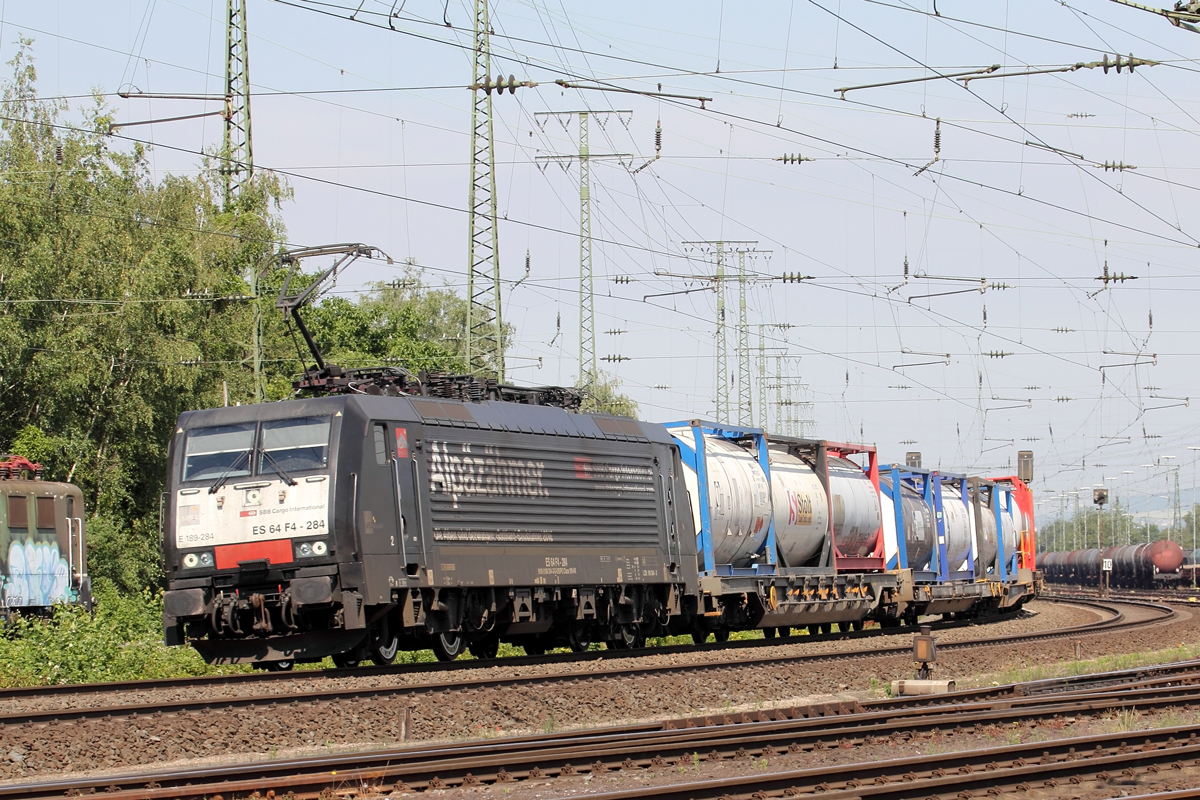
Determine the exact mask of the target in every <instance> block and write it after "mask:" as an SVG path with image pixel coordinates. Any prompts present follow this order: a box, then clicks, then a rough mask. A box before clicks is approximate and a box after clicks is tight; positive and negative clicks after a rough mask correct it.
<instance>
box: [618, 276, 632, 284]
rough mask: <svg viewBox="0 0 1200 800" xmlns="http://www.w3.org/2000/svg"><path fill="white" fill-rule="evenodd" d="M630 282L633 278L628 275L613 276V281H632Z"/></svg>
mask: <svg viewBox="0 0 1200 800" xmlns="http://www.w3.org/2000/svg"><path fill="white" fill-rule="evenodd" d="M632 282H633V278H631V277H629V276H628V275H617V276H616V277H615V278H613V283H632Z"/></svg>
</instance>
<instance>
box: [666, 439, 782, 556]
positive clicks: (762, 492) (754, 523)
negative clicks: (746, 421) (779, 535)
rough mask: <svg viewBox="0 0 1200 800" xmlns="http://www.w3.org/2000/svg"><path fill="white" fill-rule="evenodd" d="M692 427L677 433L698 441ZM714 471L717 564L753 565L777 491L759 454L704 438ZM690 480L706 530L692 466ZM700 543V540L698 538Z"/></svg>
mask: <svg viewBox="0 0 1200 800" xmlns="http://www.w3.org/2000/svg"><path fill="white" fill-rule="evenodd" d="M690 434H691V431H690V430H689V431H688V432H687V433H686V434H682V435H681V434H679V433H674V432H673V433H672V435H674V436H675V438H677V439H678V440H679V441H680V442H683V443H684V444H686V445H687V446H688V447H694V446H695V440H694V439H693V438H692V437H691V435H690ZM704 452H705V454H706V457H707V458H706V467H707V471H708V514H709V521H710V523H711V526H712V527H711V530H712V544H713V559H714V561H715V562H716V563H717V564H732V565H733V566H735V567H744V566H748V565H749V564H750V563H751V562H752V561H753V559H752V558H751V556H753V555H754V554H755V553H757V552H758V550H759V549H760V548H761V547H762V544H763V542H764V541H765V540H766V538H767V526H768V523H769V521H770V514H771V493H770V487H769V486H768V485H767V476H766V475H764V474H763V471H762V468H761V467H759V465H758V459H757V458H756V457H755V455H754V454H752V453H750V452H748V451H746V450H744V449H743V448H741V447H739V446H737V445H736V444H733V443H732V442H727V441H725V440H724V439H720V438H717V437H715V436H705V437H704ZM684 481H685V482H686V483H687V487H688V493H689V494H690V495H691V499H692V515H693V517H694V519H695V523H696V530H697V531H698V530H700V491H699V485H700V483H699V480H698V479H697V477H696V473H695V472H694V471H692V470H691V469H685V470H684ZM697 544H699V543H697Z"/></svg>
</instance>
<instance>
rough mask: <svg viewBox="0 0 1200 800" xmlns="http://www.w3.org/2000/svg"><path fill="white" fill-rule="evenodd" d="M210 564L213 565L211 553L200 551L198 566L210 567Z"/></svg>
mask: <svg viewBox="0 0 1200 800" xmlns="http://www.w3.org/2000/svg"><path fill="white" fill-rule="evenodd" d="M212 565H213V555H212V553H201V554H200V566H202V567H211V566H212Z"/></svg>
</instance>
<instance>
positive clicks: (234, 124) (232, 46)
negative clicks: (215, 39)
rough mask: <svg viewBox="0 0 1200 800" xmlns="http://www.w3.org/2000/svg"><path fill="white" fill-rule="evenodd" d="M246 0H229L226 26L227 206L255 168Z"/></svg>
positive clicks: (224, 157)
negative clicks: (251, 129) (251, 128)
mask: <svg viewBox="0 0 1200 800" xmlns="http://www.w3.org/2000/svg"><path fill="white" fill-rule="evenodd" d="M246 1H247V0H227V2H226V9H225V11H226V27H225V135H224V138H223V141H222V148H223V151H222V153H221V158H222V162H221V174H222V177H223V188H224V191H225V196H224V197H223V198H222V199H223V201H224V203H225V206H226V207H228V206H229V205H231V204H232V203H233V202H234V201H235V200H236V199H237V197H238V195H239V194H240V193H241V190H242V186H243V185H244V184H245V183H246V182H247V181H248V180H250V177H251V175H252V174H253V172H254V146H253V139H252V137H251V135H250V50H249V41H248V39H247V30H248V29H247V24H246Z"/></svg>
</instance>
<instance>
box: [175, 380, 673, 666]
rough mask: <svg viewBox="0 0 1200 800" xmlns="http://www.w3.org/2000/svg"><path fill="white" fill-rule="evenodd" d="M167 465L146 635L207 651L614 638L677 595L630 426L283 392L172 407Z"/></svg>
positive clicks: (540, 644) (543, 412) (530, 648)
mask: <svg viewBox="0 0 1200 800" xmlns="http://www.w3.org/2000/svg"><path fill="white" fill-rule="evenodd" d="M170 462H171V472H170V476H169V480H168V483H167V487H166V488H167V491H166V497H165V500H164V502H165V508H166V514H165V526H166V527H165V531H166V533H167V536H166V544H165V550H166V561H167V565H168V581H169V587H168V591H167V593H166V597H165V618H164V625H165V629H166V640H167V642H168V643H182V642H185V641H187V642H191V643H192V644H194V646H195V647H196V648H197V649H198V650H199V651H200V653H201V654H202V655H203V656H204V657H205V658H206V659H207V660H209V661H210V662H215V663H242V662H252V663H253V662H264V663H269V664H273V665H275V666H277V667H282V668H287V667H289V666H290V665H291V664H292V663H293V662H294V661H296V660H304V661H310V660H318V659H320V658H322V657H324V656H327V655H330V656H333V657H334V659H335V661H336V662H337V663H338V664H340V665H351V664H354V663H357V662H358V661H359V660H360V659H362V658H366V657H369V658H371V659H372V660H373V661H375V662H376V663H381V664H385V663H389V662H390V661H391V660H392V659H394V658H395V655H396V652H397V650H399V649H407V650H413V649H422V648H427V647H432V648H433V649H434V651H435V652H436V653H437V654H438V656H439V657H440V658H443V659H452V658H454V657H456V656H457V655H458V654H459V653H461V652H462V650H463V649H464V648H470V649H471V651H472V652H473V653H475V654H476V655H479V656H483V657H487V656H493V655H495V653H496V650H497V648H498V646H499V642H500V641H501V639H502V638H503V639H504V640H506V641H510V642H513V643H516V644H519V645H522V646H524V647H525V649H526V651H527V652H531V653H536V652H540V651H544V650H545V649H546V648H548V647H552V646H557V645H558V644H562V643H565V644H569V645H570V646H571V647H572V648H574V649H576V650H583V649H586V648H587V647H588V646H589V645H590V643H591V642H592V641H607V642H610V643H611V644H612V645H614V646H618V647H621V646H624V647H628V646H633V645H635V644H637V643H639V641H640V640H641V638H642V637H644V636H645V635H649V634H653V633H655V632H662V631H665V630H666V629H667V628H668V627H669V625H670V620H671V618H672V617H673V616H675V615H678V614H680V613H681V611H682V607H681V604H682V603H683V602H684V597H685V594H687V593H688V592H689V591H694V587H695V581H696V571H695V566H694V565H695V559H696V550H695V531H694V530H693V529H692V528H691V525H690V519H689V517H688V515H682V516H679V515H677V514H676V513H675V505H676V503H677V502H679V499H680V498H686V496H687V494H686V492H687V490H686V487H685V486H684V484H683V476H682V470H681V468H680V464H679V453H678V450H677V448H675V447H674V446H673V443H672V441H671V439H670V437H669V436H668V435H667V434H666V432H665V431H664V430H663V429H662V428H661V427H660V426H655V425H648V424H642V423H638V422H636V421H634V420H631V419H624V418H615V417H605V416H598V415H587V414H568V413H567V412H566V411H564V410H562V409H560V408H552V407H545V406H531V405H522V404H518V403H510V402H499V401H484V402H475V403H469V402H460V401H457V400H438V399H432V398H415V397H414V398H407V397H372V396H365V395H349V396H336V397H327V398H315V399H307V400H293V401H288V402H284V403H274V404H264V405H256V406H241V407H237V408H223V409H214V410H207V411H196V412H189V413H185V414H184V415H183V416H182V417H181V418H180V421H179V425H178V426H177V430H176V433H175V437H174V440H173V442H172V445H171V453H170ZM684 502H686V500H685V501H684Z"/></svg>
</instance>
